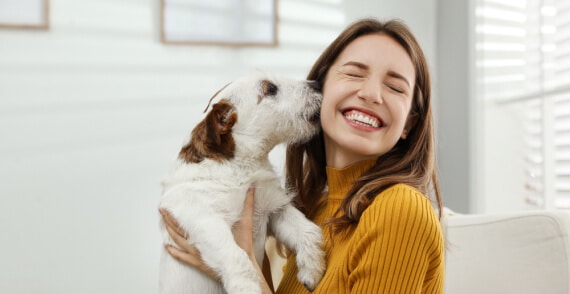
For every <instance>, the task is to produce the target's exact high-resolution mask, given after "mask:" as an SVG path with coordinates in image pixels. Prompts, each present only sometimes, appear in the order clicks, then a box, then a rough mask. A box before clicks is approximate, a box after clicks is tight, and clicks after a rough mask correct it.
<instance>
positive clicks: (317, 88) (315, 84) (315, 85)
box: [307, 81, 323, 92]
mask: <svg viewBox="0 0 570 294" xmlns="http://www.w3.org/2000/svg"><path fill="white" fill-rule="evenodd" d="M307 84H309V87H311V89H313V90H315V91H317V92H321V91H322V90H323V86H322V85H321V83H319V82H318V81H308V82H307Z"/></svg>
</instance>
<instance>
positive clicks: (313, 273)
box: [297, 248, 326, 291]
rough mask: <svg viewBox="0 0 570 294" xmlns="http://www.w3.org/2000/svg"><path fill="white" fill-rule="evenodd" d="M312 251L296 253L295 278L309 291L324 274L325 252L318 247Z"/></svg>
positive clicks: (313, 288)
mask: <svg viewBox="0 0 570 294" xmlns="http://www.w3.org/2000/svg"><path fill="white" fill-rule="evenodd" d="M315 249H318V250H312V253H306V254H301V255H299V254H298V255H297V267H298V268H299V272H298V273H297V279H298V280H299V282H301V283H302V284H303V286H305V288H307V290H309V291H313V290H315V288H316V287H317V285H318V284H319V282H320V281H321V279H322V278H323V275H324V274H325V267H326V261H325V253H324V252H323V251H322V250H320V248H315Z"/></svg>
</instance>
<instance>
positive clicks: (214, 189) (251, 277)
mask: <svg viewBox="0 0 570 294" xmlns="http://www.w3.org/2000/svg"><path fill="white" fill-rule="evenodd" d="M214 99H216V100H218V99H219V101H218V102H217V103H215V104H213V106H212V108H211V110H210V111H209V112H208V113H207V115H206V116H205V118H204V119H203V120H202V121H201V122H200V123H198V124H197V125H196V126H195V128H194V129H193V130H192V134H191V138H190V141H189V142H188V143H187V144H186V145H184V146H183V147H182V149H181V150H180V152H179V154H178V158H177V160H176V161H175V163H174V166H173V168H172V169H171V170H170V172H169V173H168V174H167V175H166V176H165V177H164V179H163V180H162V188H163V192H162V195H161V198H160V204H159V207H160V208H161V209H165V210H166V211H167V212H168V213H170V214H171V215H172V216H173V217H174V218H175V219H176V220H177V222H178V224H179V226H180V228H181V229H182V230H183V231H184V232H185V233H186V234H187V235H186V236H188V238H187V239H188V242H189V243H190V244H193V246H195V247H196V248H197V249H198V250H199V251H200V254H201V257H202V259H203V261H204V263H205V264H206V265H208V266H209V267H210V268H211V269H213V270H214V271H215V272H216V273H217V274H218V275H219V277H220V278H221V283H220V282H216V281H214V280H213V279H212V278H210V277H208V276H206V275H205V274H203V273H202V272H200V271H199V270H197V269H195V268H193V267H191V266H188V265H185V264H182V263H180V262H179V261H177V260H175V259H174V258H173V257H172V256H171V255H169V254H168V252H167V251H166V250H165V249H163V252H162V256H161V261H160V274H159V288H160V293H163V294H179V293H180V294H182V293H199V294H202V293H229V294H235V293H238V294H239V293H243V294H254V293H261V287H260V283H259V276H258V273H257V271H256V269H255V267H254V265H253V264H252V262H251V261H250V259H249V258H248V256H247V254H246V252H245V251H244V250H242V249H241V248H240V247H239V246H238V245H237V244H236V243H235V241H234V237H233V234H232V225H234V223H236V222H237V221H238V220H239V219H240V216H241V212H242V209H243V206H244V200H245V196H246V191H247V189H248V188H249V187H250V185H255V205H254V218H253V221H254V236H253V237H254V251H255V252H254V253H255V257H256V260H257V261H258V262H259V263H260V264H262V262H263V259H264V250H265V241H266V237H267V236H268V234H270V235H273V236H274V237H275V238H276V239H277V240H279V241H280V242H281V243H282V244H284V245H285V246H286V247H287V248H288V249H289V250H292V251H293V252H295V253H296V254H297V257H296V262H297V265H298V268H299V273H298V276H297V278H298V279H299V281H300V282H301V283H302V284H303V285H305V287H306V288H307V289H309V290H313V289H314V288H315V287H316V285H317V284H318V283H319V281H320V279H321V278H322V276H323V274H324V270H325V260H324V256H325V255H324V252H323V250H322V232H321V230H320V228H319V227H318V226H317V225H315V224H314V223H312V222H311V221H309V220H308V219H307V218H306V217H305V216H304V215H303V214H302V213H301V212H300V211H299V210H298V209H296V208H295V207H294V206H293V205H292V202H291V201H292V198H293V196H294V195H292V194H291V193H287V192H286V191H285V189H284V188H283V187H282V186H281V181H280V179H279V177H278V176H277V174H276V173H275V172H274V170H273V168H272V166H271V164H270V161H269V158H268V154H269V152H270V151H271V150H272V149H273V147H275V146H276V145H278V144H282V143H293V144H295V143H302V142H305V141H307V140H308V139H309V138H311V137H312V136H314V135H315V134H317V132H318V131H319V129H320V125H319V111H320V103H321V100H322V95H321V93H320V90H319V87H318V85H316V83H315V82H311V81H295V80H291V79H286V78H282V77H280V78H277V77H272V76H269V75H267V74H264V73H261V72H255V73H253V74H251V75H248V76H245V77H242V78H239V79H237V80H235V81H234V82H232V83H230V84H229V85H226V87H224V88H222V89H221V90H220V91H218V93H216V94H214V97H212V98H211V99H210V102H212V100H214ZM208 107H209V106H208ZM207 109H208V108H207ZM160 228H161V234H162V237H163V241H164V242H165V244H170V245H173V246H176V245H175V244H174V243H173V241H172V240H171V238H170V237H169V235H168V233H167V232H166V229H165V227H164V222H163V221H162V219H161V221H160Z"/></svg>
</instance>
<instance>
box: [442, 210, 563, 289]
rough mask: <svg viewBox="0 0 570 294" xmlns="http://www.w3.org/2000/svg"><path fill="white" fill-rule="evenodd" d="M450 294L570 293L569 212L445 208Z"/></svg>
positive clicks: (446, 286)
mask: <svg viewBox="0 0 570 294" xmlns="http://www.w3.org/2000/svg"><path fill="white" fill-rule="evenodd" d="M442 227H443V229H444V234H445V235H446V237H447V238H446V239H447V242H448V243H447V254H446V280H445V290H446V291H445V293H446V294H471V293H477V294H482V293H485V294H499V293H500V294H510V293H518V294H568V293H570V263H569V260H570V242H569V237H568V235H569V234H570V212H568V211H566V212H564V211H526V212H516V213H514V212H513V213H502V214H485V215H459V214H454V213H452V212H450V211H448V210H445V213H444V218H443V219H442Z"/></svg>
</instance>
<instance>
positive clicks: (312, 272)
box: [271, 204, 326, 291]
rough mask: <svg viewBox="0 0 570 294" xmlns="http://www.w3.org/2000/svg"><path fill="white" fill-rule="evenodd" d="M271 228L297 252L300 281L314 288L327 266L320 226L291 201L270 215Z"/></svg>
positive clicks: (311, 288) (280, 239)
mask: <svg viewBox="0 0 570 294" xmlns="http://www.w3.org/2000/svg"><path fill="white" fill-rule="evenodd" d="M271 229H272V231H273V234H274V235H275V238H276V239H277V240H279V241H281V242H282V243H283V244H284V245H285V246H287V247H288V248H289V249H291V250H293V251H294V252H295V253H296V254H297V257H296V261H297V267H298V269H299V273H298V274H297V278H298V279H299V281H300V282H301V283H303V285H304V286H305V288H307V289H308V290H310V291H312V290H314V289H315V287H316V286H317V284H318V283H319V282H320V280H321V278H322V277H323V274H324V272H325V266H326V264H325V253H324V252H323V250H322V238H323V237H322V232H321V229H320V228H319V227H318V226H317V225H315V224H314V223H313V222H311V221H309V220H308V219H307V218H306V217H305V216H304V215H303V214H302V213H301V212H300V211H299V210H297V209H296V208H295V207H293V205H291V204H288V205H286V206H285V207H283V209H281V210H279V211H278V212H276V213H275V214H273V215H272V216H271Z"/></svg>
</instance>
